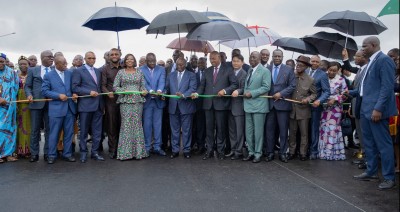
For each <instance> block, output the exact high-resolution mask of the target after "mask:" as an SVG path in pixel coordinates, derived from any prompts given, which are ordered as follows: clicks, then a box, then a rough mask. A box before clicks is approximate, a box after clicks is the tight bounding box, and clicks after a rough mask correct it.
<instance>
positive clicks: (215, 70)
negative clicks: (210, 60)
mask: <svg viewBox="0 0 400 212" xmlns="http://www.w3.org/2000/svg"><path fill="white" fill-rule="evenodd" d="M217 75H218V67H215V68H214V74H213V79H214V84H215V81H216V79H217Z"/></svg>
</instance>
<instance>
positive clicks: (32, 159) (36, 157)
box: [29, 155, 39, 163]
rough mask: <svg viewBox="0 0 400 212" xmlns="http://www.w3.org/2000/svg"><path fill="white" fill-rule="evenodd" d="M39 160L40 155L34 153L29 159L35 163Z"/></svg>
mask: <svg viewBox="0 0 400 212" xmlns="http://www.w3.org/2000/svg"><path fill="white" fill-rule="evenodd" d="M38 160H39V156H38V155H32V156H31V158H30V159H29V162H31V163H33V162H36V161H38Z"/></svg>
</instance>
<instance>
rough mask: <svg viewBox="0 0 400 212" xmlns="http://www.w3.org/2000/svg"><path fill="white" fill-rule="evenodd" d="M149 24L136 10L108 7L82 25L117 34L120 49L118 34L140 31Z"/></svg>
mask: <svg viewBox="0 0 400 212" xmlns="http://www.w3.org/2000/svg"><path fill="white" fill-rule="evenodd" d="M148 24H149V22H147V21H146V19H144V18H143V17H142V16H141V15H139V14H138V13H137V12H135V11H134V10H132V9H130V8H127V7H117V6H115V7H106V8H103V9H101V10H99V11H98V12H96V13H95V14H93V15H92V16H90V18H89V19H88V20H87V21H86V22H85V23H84V24H83V25H82V26H84V27H88V28H90V29H93V30H104V31H114V32H117V40H118V48H119V35H118V32H120V31H125V30H131V29H140V28H142V27H144V26H146V25H148Z"/></svg>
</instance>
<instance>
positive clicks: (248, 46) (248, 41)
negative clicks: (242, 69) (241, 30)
mask: <svg viewBox="0 0 400 212" xmlns="http://www.w3.org/2000/svg"><path fill="white" fill-rule="evenodd" d="M247 48H249V57H250V40H249V38H247Z"/></svg>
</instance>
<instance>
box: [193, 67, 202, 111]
mask: <svg viewBox="0 0 400 212" xmlns="http://www.w3.org/2000/svg"><path fill="white" fill-rule="evenodd" d="M202 71H203V76H202V77H204V70H202ZM200 72H201V70H199V71H198V72H197V73H196V81H197V88H196V91H197V89H198V88H199V87H200V82H201V79H200ZM194 102H195V103H196V111H199V110H203V98H197V99H195V101H194Z"/></svg>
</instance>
